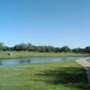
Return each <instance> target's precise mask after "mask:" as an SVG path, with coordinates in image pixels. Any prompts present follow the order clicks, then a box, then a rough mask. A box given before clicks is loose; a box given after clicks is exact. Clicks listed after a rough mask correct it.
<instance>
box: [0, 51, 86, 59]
mask: <svg viewBox="0 0 90 90" xmlns="http://www.w3.org/2000/svg"><path fill="white" fill-rule="evenodd" d="M9 52H11V53H12V54H13V56H12V57H11V56H9V55H8V53H9ZM85 55H88V54H76V53H38V52H20V51H0V58H20V57H30V56H35V57H37V56H39V57H43V56H44V57H45V56H48V57H49V56H51V57H52V56H85Z"/></svg>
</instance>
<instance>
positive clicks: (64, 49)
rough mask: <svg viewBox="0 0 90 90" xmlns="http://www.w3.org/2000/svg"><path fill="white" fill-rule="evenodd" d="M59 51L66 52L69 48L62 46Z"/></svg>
mask: <svg viewBox="0 0 90 90" xmlns="http://www.w3.org/2000/svg"><path fill="white" fill-rule="evenodd" d="M61 51H62V52H65V53H67V52H70V51H71V49H70V48H69V47H68V46H63V47H62V48H61Z"/></svg>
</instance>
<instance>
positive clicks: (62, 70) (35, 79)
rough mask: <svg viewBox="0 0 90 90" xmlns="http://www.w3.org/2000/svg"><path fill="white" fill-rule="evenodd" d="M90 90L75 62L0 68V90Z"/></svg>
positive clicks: (81, 70) (82, 70)
mask: <svg viewBox="0 0 90 90" xmlns="http://www.w3.org/2000/svg"><path fill="white" fill-rule="evenodd" d="M65 88H67V89H70V90H90V87H89V85H88V80H87V75H86V71H85V69H84V68H83V67H82V66H80V65H79V64H77V63H76V61H75V60H68V61H61V62H48V63H37V64H35V63H33V64H22V65H15V66H0V90H54V89H58V90H59V89H63V90H64V89H65Z"/></svg>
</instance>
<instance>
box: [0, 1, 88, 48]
mask: <svg viewBox="0 0 90 90" xmlns="http://www.w3.org/2000/svg"><path fill="white" fill-rule="evenodd" d="M89 39H90V0H0V42H3V43H4V44H5V45H8V46H14V45H16V44H19V43H23V42H24V43H28V42H30V43H32V44H34V45H47V46H48V45H51V46H55V47H62V46H65V45H68V46H69V47H71V48H76V47H82V48H83V47H86V46H89V45H90V40H89Z"/></svg>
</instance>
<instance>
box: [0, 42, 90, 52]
mask: <svg viewBox="0 0 90 90" xmlns="http://www.w3.org/2000/svg"><path fill="white" fill-rule="evenodd" d="M9 50H12V51H30V52H55V53H67V52H73V53H88V54H89V53H90V46H86V47H85V48H74V49H71V48H70V47H68V46H63V47H61V48H60V47H53V46H35V45H32V44H31V43H21V44H17V45H15V46H13V47H9V46H5V45H4V43H2V42H0V51H9Z"/></svg>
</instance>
